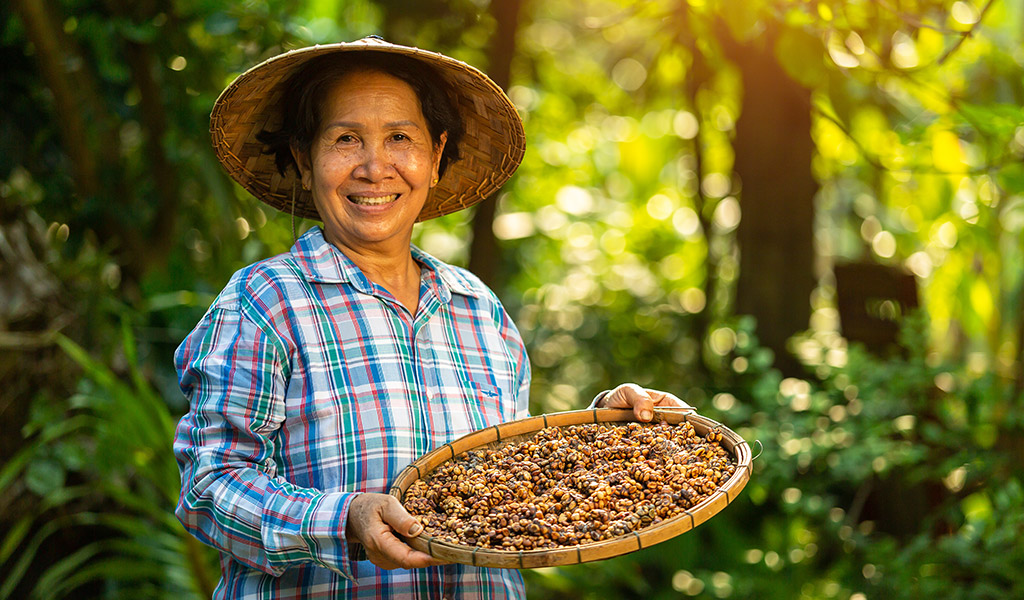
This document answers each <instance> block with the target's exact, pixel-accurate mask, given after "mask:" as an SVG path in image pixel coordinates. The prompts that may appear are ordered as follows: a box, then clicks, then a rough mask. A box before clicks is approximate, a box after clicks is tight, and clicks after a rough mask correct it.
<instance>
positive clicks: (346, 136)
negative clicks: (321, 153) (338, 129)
mask: <svg viewBox="0 0 1024 600" xmlns="http://www.w3.org/2000/svg"><path fill="white" fill-rule="evenodd" d="M337 141H338V142H339V143H342V144H351V143H352V142H354V141H356V136H354V135H352V134H351V133H343V134H341V135H339V136H338V140H337Z"/></svg>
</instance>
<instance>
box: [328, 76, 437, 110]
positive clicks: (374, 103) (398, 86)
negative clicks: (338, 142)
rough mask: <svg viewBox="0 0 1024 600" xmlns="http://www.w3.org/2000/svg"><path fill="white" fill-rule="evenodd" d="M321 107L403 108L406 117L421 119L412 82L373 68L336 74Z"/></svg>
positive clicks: (353, 108)
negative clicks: (409, 82) (337, 75)
mask: <svg viewBox="0 0 1024 600" xmlns="http://www.w3.org/2000/svg"><path fill="white" fill-rule="evenodd" d="M321 109H322V110H323V112H324V116H327V115H330V114H331V113H332V112H337V111H344V112H358V113H362V114H367V115H372V114H374V113H379V112H405V113H409V114H408V115H407V117H406V118H412V117H417V118H418V119H420V120H422V119H423V110H422V107H421V105H420V99H419V97H418V96H417V95H416V92H415V90H413V88H412V86H411V85H409V84H408V83H406V82H405V81H403V80H402V79H399V78H398V77H395V76H394V75H392V74H390V73H387V72H384V71H380V70H373V69H357V70H354V71H350V72H348V73H345V74H343V75H341V76H339V77H338V78H337V79H335V80H333V81H332V82H331V83H330V84H329V85H328V86H327V88H326V90H325V94H324V97H323V101H322V104H321Z"/></svg>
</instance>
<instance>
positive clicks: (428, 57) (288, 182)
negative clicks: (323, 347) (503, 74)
mask: <svg viewBox="0 0 1024 600" xmlns="http://www.w3.org/2000/svg"><path fill="white" fill-rule="evenodd" d="M359 50H374V51H380V52H393V53H396V54H404V55H406V56H410V57H413V58H416V59H418V60H422V61H424V62H426V63H428V64H430V65H431V66H433V67H434V69H435V70H436V71H437V72H438V74H439V75H441V76H442V77H443V78H444V79H445V80H446V81H447V82H448V85H449V86H450V87H451V88H452V89H453V90H454V91H455V93H456V96H457V98H456V100H457V108H458V110H459V112H460V113H461V114H462V119H463V122H464V125H465V129H466V133H465V136H464V137H463V140H462V143H461V144H460V150H461V154H462V157H461V158H460V159H459V160H458V161H456V162H454V163H450V164H449V165H448V169H447V171H446V172H445V174H444V177H442V178H441V180H440V181H439V182H438V184H437V185H436V186H434V188H433V189H431V191H430V194H429V196H428V197H427V201H426V203H425V204H424V205H423V209H422V210H421V211H420V214H419V217H418V219H417V220H418V221H425V220H427V219H432V218H434V217H439V216H441V215H446V214H448V213H451V212H455V211H457V210H461V209H463V208H466V207H469V206H472V205H474V204H476V203H478V202H480V201H481V200H483V199H485V198H487V197H488V196H490V195H491V194H493V193H494V192H495V191H497V190H498V189H499V188H500V187H501V186H502V184H504V183H505V182H506V181H508V179H509V177H511V176H512V174H513V173H514V172H515V170H516V168H517V167H518V166H519V163H520V162H522V159H523V153H524V152H525V149H526V145H525V135H524V133H523V123H522V120H521V119H520V118H519V114H518V113H517V112H516V109H515V107H514V106H513V105H512V103H511V102H510V101H509V99H508V97H507V96H505V94H504V92H502V91H501V88H499V87H498V86H497V85H496V84H495V83H494V82H493V81H491V80H490V78H488V77H487V76H486V75H484V74H483V73H482V72H480V71H479V70H477V69H476V68H474V67H472V66H470V65H467V64H466V63H463V62H461V61H457V60H455V59H453V58H449V57H447V56H444V55H443V54H438V53H436V52H429V51H426V50H420V49H417V48H409V47H406V46H398V45H395V44H390V43H388V42H384V41H382V40H378V39H374V38H366V39H362V40H359V41H356V42H346V43H339V44H328V45H321V46H311V47H308V48H301V49H299V50H292V51H290V52H286V53H284V54H281V55H278V56H275V57H274V58H271V59H269V60H267V61H265V62H263V63H260V64H259V65H257V66H255V67H253V68H252V69H250V70H248V71H246V72H245V73H243V74H242V75H240V76H239V77H238V78H237V79H235V81H234V82H232V83H231V85H229V86H228V87H227V88H226V89H225V90H224V91H223V92H222V93H221V95H220V97H219V98H218V99H217V103H216V104H215V105H214V107H213V112H212V113H211V115H210V135H211V137H212V140H213V147H214V151H215V152H216V154H217V158H218V159H219V160H220V162H221V164H223V165H224V168H225V169H227V172H228V174H229V175H231V177H232V178H233V179H234V180H235V181H237V182H238V183H240V184H241V185H242V187H243V188H245V189H246V190H247V191H248V192H249V193H251V194H252V195H254V196H256V198H258V199H260V200H262V201H263V202H265V203H267V204H269V205H270V206H273V207H274V208H276V209H278V210H281V211H284V212H286V213H294V215H295V216H297V217H302V218H309V219H316V220H320V217H319V215H318V214H317V210H316V207H315V206H314V205H313V197H312V195H311V194H310V192H309V191H307V190H303V189H302V186H301V185H300V183H299V178H298V174H297V173H295V171H294V169H288V170H287V172H286V174H285V175H284V176H282V175H281V174H280V173H278V171H277V166H276V164H275V163H274V156H273V155H272V154H265V153H264V152H263V151H264V146H263V144H262V143H260V141H259V140H257V139H256V136H257V134H259V133H260V132H261V131H263V130H268V131H276V130H277V129H278V128H280V126H281V121H282V107H281V96H282V94H283V92H284V84H285V83H286V82H287V81H288V78H289V77H290V76H291V75H292V74H294V73H295V72H296V70H297V69H298V68H299V67H300V66H302V65H303V64H304V63H305V62H306V61H308V60H310V59H313V58H315V57H317V56H322V55H324V54H328V53H333V52H352V51H359Z"/></svg>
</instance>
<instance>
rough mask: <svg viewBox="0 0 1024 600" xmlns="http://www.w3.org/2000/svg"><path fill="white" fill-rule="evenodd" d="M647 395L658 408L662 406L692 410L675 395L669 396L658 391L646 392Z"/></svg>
mask: <svg viewBox="0 0 1024 600" xmlns="http://www.w3.org/2000/svg"><path fill="white" fill-rule="evenodd" d="M647 393H648V395H650V397H651V399H652V401H653V402H654V405H655V406H658V407H662V406H676V407H680V408H693V407H692V406H690V405H689V404H687V403H686V402H684V401H683V400H681V399H680V398H679V397H678V396H676V395H675V394H670V393H668V392H662V391H660V390H650V389H649V390H647Z"/></svg>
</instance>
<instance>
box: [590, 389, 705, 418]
mask: <svg viewBox="0 0 1024 600" xmlns="http://www.w3.org/2000/svg"><path fill="white" fill-rule="evenodd" d="M669 406H671V407H677V408H693V407H692V406H690V405H689V404H687V403H685V402H683V401H682V400H680V399H679V398H678V397H676V396H674V395H672V394H670V393H668V392H661V391H658V390H648V389H644V388H642V387H640V386H639V385H637V384H635V383H623V384H622V385H620V386H618V387H616V388H615V389H613V390H612V391H610V392H608V393H607V394H605V396H604V398H601V400H600V401H598V403H597V408H632V409H633V414H634V415H635V416H636V419H637V420H638V421H643V422H647V421H650V420H651V419H652V418H654V408H655V407H669Z"/></svg>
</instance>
